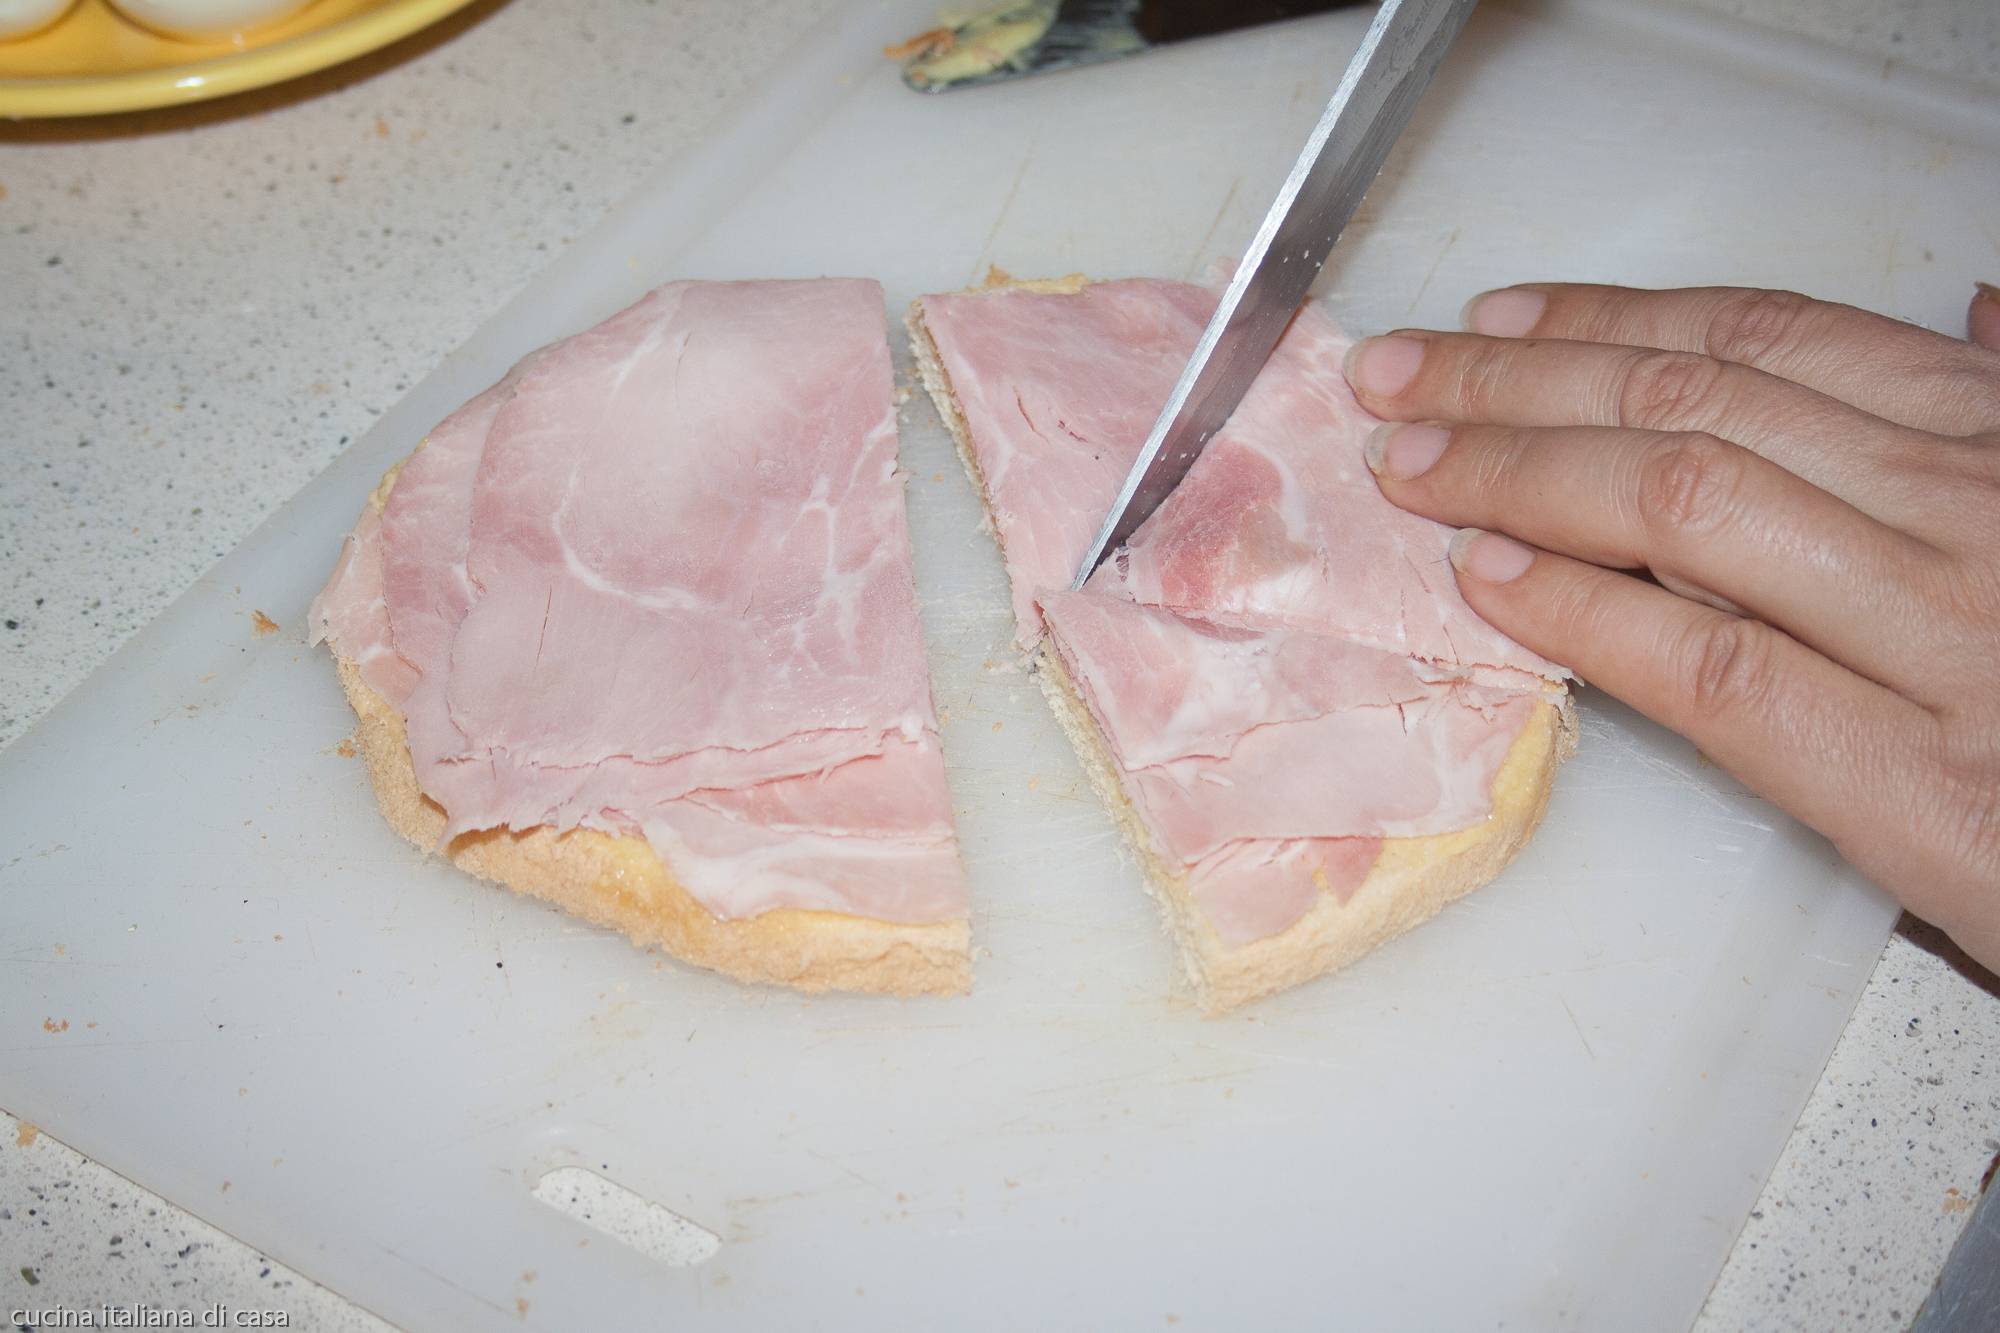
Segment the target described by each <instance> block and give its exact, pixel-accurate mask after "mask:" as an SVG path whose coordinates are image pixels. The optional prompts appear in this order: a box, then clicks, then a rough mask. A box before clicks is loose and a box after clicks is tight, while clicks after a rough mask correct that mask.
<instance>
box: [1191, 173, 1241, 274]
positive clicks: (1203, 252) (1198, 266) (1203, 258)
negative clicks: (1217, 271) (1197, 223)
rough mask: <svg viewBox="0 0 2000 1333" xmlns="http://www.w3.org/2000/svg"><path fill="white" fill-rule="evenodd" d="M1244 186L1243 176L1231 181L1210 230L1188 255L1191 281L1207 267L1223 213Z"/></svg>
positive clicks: (1226, 211)
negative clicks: (1209, 251) (1209, 253)
mask: <svg viewBox="0 0 2000 1333" xmlns="http://www.w3.org/2000/svg"><path fill="white" fill-rule="evenodd" d="M1242 187H1243V178H1242V177H1241V176H1238V177H1237V178H1236V179H1235V180H1233V181H1231V182H1229V192H1228V193H1227V194H1225V195H1223V196H1222V204H1221V206H1220V207H1218V208H1217V209H1216V210H1215V218H1214V220H1213V221H1211V222H1210V223H1209V224H1208V230H1207V231H1205V232H1203V233H1202V234H1201V241H1200V242H1199V243H1198V244H1197V245H1196V246H1195V247H1194V253H1193V254H1192V255H1189V256H1188V265H1187V276H1188V281H1189V282H1195V281H1198V280H1199V277H1200V274H1201V271H1202V269H1203V268H1205V267H1207V264H1208V258H1207V256H1208V247H1209V245H1210V244H1211V243H1212V242H1213V241H1214V240H1215V233H1216V232H1217V231H1219V230H1220V229H1221V227H1222V219H1223V215H1224V214H1226V213H1228V212H1229V206H1230V205H1231V204H1233V203H1235V202H1236V192H1237V190H1239V189H1241V188H1242Z"/></svg>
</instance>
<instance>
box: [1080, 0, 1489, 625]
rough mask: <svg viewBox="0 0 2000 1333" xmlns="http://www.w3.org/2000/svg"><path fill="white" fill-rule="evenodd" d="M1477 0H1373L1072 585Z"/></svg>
mask: <svg viewBox="0 0 2000 1333" xmlns="http://www.w3.org/2000/svg"><path fill="white" fill-rule="evenodd" d="M1475 3H1476V0H1383V5H1382V8H1381V9H1380V10H1379V11H1378V12H1377V13H1376V15H1375V21H1374V22H1373V23H1371V24H1370V25H1369V27H1368V34H1367V36H1365V37H1363V38H1362V39H1361V46H1360V47H1359V49H1357V50H1356V51H1355V53H1354V58H1353V59H1352V60H1351V61H1349V62H1348V66H1347V72H1346V73H1345V74H1343V75H1342V76H1341V79H1340V85H1339V86H1338V87H1337V88H1335V89H1334V93H1333V98H1332V100H1330V101H1329V102H1328V103H1327V104H1326V111H1325V112H1324V113H1323V114H1322V115H1321V116H1320V118H1319V123H1318V124H1317V125H1315V126H1314V127H1313V132H1312V134H1311V136H1310V137H1308V138H1307V139H1306V146H1305V149H1304V151H1302V152H1301V153H1300V154H1299V160H1298V161H1297V162H1295V163H1293V165H1292V170H1291V174H1290V175H1288V176H1287V177H1286V178H1285V183H1284V185H1283V186H1282V187H1281V188H1280V189H1279V191H1278V197H1277V198H1276V199H1275V200H1274V201H1272V204H1271V208H1270V211H1269V212H1268V213H1266V214H1265V215H1264V221H1263V225H1261V226H1259V227H1258V228H1257V234H1256V235H1255V236H1254V237H1252V238H1251V241H1250V247H1249V249H1247V250H1245V251H1244V253H1243V259H1242V262H1241V263H1239V264H1238V265H1237V266H1236V273H1235V276H1233V277H1232V278H1231V279H1230V281H1229V285H1228V287H1226V288H1225V289H1224V290H1223V293H1222V300H1221V302H1220V304H1218V305H1217V306H1216V308H1215V314H1214V315H1213V316H1212V317H1211V318H1210V319H1209V321H1208V327H1207V328H1206V329H1205V330H1203V332H1202V335H1201V340H1200V341H1199V342H1197V343H1196V344H1195V349H1194V355H1193V356H1192V357H1190V358H1189V359H1188V363H1187V366H1186V368H1185V369H1183V370H1182V371H1181V375H1180V379H1179V380H1178V381H1177V382H1176V383H1175V385H1174V391H1173V393H1172V394H1170V395H1169V396H1168V398H1167V402H1166V406H1165V407H1163V408H1161V409H1160V415H1159V419H1158V420H1157V421H1155V422H1154V423H1153V429H1152V431H1151V432H1150V433H1149V434H1148V435H1147V437H1146V443H1145V446H1144V447H1143V448H1141V449H1140V450H1139V457H1138V458H1137V459H1136V460H1135V461H1134V462H1133V464H1132V470H1131V471H1130V472H1129V473H1127V474H1126V477H1125V482H1124V485H1123V486H1121V487H1120V488H1119V491H1118V498H1117V500H1116V501H1115V502H1114V503H1113V504H1112V506H1111V513H1110V515H1109V516H1108V517H1106V519H1105V520H1104V526H1103V527H1102V528H1101V529H1099V531H1098V534H1097V538H1096V540H1095V541H1093V542H1092V543H1091V545H1090V549H1089V550H1088V551H1087V552H1086V553H1085V555H1084V558H1083V564H1082V566H1081V568H1079V569H1078V570H1077V575H1076V579H1075V581H1074V582H1073V583H1072V584H1071V585H1070V586H1071V587H1073V588H1081V587H1082V586H1083V585H1084V582H1085V580H1087V579H1088V578H1089V577H1090V576H1091V574H1092V573H1093V572H1094V571H1095V570H1096V569H1097V566H1098V565H1099V564H1100V563H1102V561H1103V560H1104V558H1105V556H1107V555H1109V554H1110V553H1111V552H1113V551H1115V550H1117V549H1118V548H1119V547H1120V546H1123V545H1124V544H1125V542H1126V541H1127V540H1128V539H1129V538H1130V537H1131V536H1132V534H1133V533H1134V532H1135V531H1137V530H1138V527H1139V525H1140V524H1141V523H1144V522H1145V521H1146V519H1147V517H1148V516H1149V515H1151V514H1152V512H1153V511H1154V510H1155V509H1157V508H1159V507H1160V504H1161V502H1162V501H1164V500H1165V499H1166V498H1167V496H1168V495H1169V494H1171V493H1172V491H1173V489H1174V487H1175V486H1177V485H1179V484H1180V481H1181V478H1182V477H1185V476H1186V475H1187V472H1188V469H1189V468H1190V467H1192V466H1193V465H1194V460H1195V459H1196V457H1198V456H1199V455H1200V453H1201V451H1202V449H1203V447H1204V446H1206V445H1207V443H1208V442H1209V440H1210V439H1212V438H1213V437H1214V435H1215V433H1216V432H1217V431H1219V430H1221V429H1222V427H1223V425H1224V423H1226V422H1227V421H1228V420H1229V414H1230V413H1232V412H1234V411H1235V410H1236V405H1237V404H1238V403H1239V402H1241V401H1242V400H1243V395H1244V394H1245V393H1246V392H1248V391H1249V388H1250V385H1251V383H1252V382H1253V381H1255V380H1256V378H1257V375H1258V372H1260V371H1261V370H1263V368H1264V362H1265V361H1267V360H1269V359H1270V355H1271V349H1272V348H1274V347H1276V346H1277V345H1278V339H1279V337H1280V336H1281V335H1282V334H1283V333H1284V331H1285V326H1286V325H1287V324H1289V323H1291V320H1292V316H1293V315H1295V314H1296V313H1298V308H1299V303H1300V302H1301V301H1303V300H1305V296H1306V292H1307V291H1308V290H1310V289H1311V287H1312V284H1313V280H1314V279H1315V278H1317V277H1318V276H1319V271H1320V268H1321V266H1322V265H1324V264H1325V263H1326V257H1327V255H1328V254H1329V253H1330V252H1331V251H1332V249H1333V243H1334V242H1335V241H1336V240H1338V239H1339V238H1340V233H1341V230H1342V229H1343V228H1345V227H1346V226H1347V222H1348V219H1349V218H1351V217H1353V216H1354V210H1355V209H1356V208H1358V207H1359V206H1360V204H1361V197H1362V195H1364V194H1365V193H1366V192H1367V190H1368V186H1369V184H1370V183H1371V182H1372V181H1373V180H1374V179H1375V176H1376V174H1377V173H1378V172H1380V171H1381V169H1382V163H1383V162H1384V160H1386V159H1387V157H1388V156H1389V149H1390V147H1391V146H1392V145H1394V143H1395V142H1396V137H1397V136H1398V135H1399V134H1401V133H1402V130H1403V126H1404V125H1406V124H1408V123H1409V119H1410V114H1411V112H1412V111H1414V110H1415V108H1416V104H1417V98H1418V97H1419V96H1420V95H1421V94H1422V93H1423V90H1424V89H1425V87H1426V86H1428V85H1429V83H1430V81H1431V76H1432V75H1434V74H1435V73H1436V72H1437V67H1438V64H1439V62H1441V61H1442V60H1443V59H1444V55H1445V52H1446V51H1447V50H1449V49H1450V47H1451V43H1452V39H1453V38H1455V37H1456V36H1458V32H1459V29H1460V28H1462V27H1464V26H1465V20H1466V18H1467V17H1468V16H1469V15H1470V14H1471V13H1472V8H1473V5H1474V4H1475Z"/></svg>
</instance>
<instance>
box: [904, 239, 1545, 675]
mask: <svg viewBox="0 0 2000 1333" xmlns="http://www.w3.org/2000/svg"><path fill="white" fill-rule="evenodd" d="M1215 302H1216V296H1215V293H1214V292H1212V291H1210V290H1209V289H1208V288H1205V287H1200V286H1196V285H1194V284H1192V283H1180V282H1165V281H1159V280H1152V279H1131V280H1126V281H1121V282H1102V283H1092V284H1089V285H1087V286H1085V287H1083V288H1081V289H1080V290H1078V291H1076V292H1074V293H1064V292H1046V291H1034V290H1027V289H1019V290H1008V291H990V292H971V293H956V294H951V295H941V296H926V297H924V298H923V312H924V325H925V327H926V328H927V329H928V330H929V331H930V335H931V338H932V341H933V342H934V343H935V344H936V346H937V352H938V360H939V362H940V363H941V364H942V365H943V367H944V369H945V372H946V374H947V375H948V376H949V377H950V381H951V388H952V392H953V394H954V395H955V396H956V398H957V400H958V403H959V406H960V408H961V410H962V411H963V412H964V414H965V419H966V424H967V426H968V428H969V432H970V435H971V438H972V452H973V456H974V458H975V460H976V461H977V462H978V464H979V467H980V470H981V472H982V474H983V475H984V478H985V482H986V489H987V497H988V500H989V502H990V504H991V507H992V510H993V519H994V526H995V528H996V530H997V532H998V535H999V538H1000V541H1001V545H1002V548H1003V551H1004V553H1005V557H1006V561H1007V572H1008V576H1009V578H1010V579H1011V580H1012V583H1013V588H1014V605H1015V613H1016V618H1017V621H1018V629H1019V636H1020V642H1021V643H1022V646H1023V647H1030V646H1032V645H1033V644H1034V642H1035V641H1036V640H1037V639H1038V638H1039V637H1040V629H1041V625H1040V617H1039V615H1038V614H1037V613H1036V610H1035V604H1036V602H1037V600H1038V599H1039V597H1040V595H1041V594H1042V593H1043V592H1044V591H1046V590H1050V589H1058V588H1064V587H1067V586H1068V585H1069V582H1070V579H1071V578H1072V577H1073V576H1074V575H1075V573H1076V567H1077V564H1078V563H1079V562H1080V561H1081V560H1082V559H1083V553H1084V551H1085V550H1086V549H1088V547H1089V544H1090V540H1091V538H1092V537H1094V536H1095V535H1096V533H1097V528H1098V526H1099V524H1101V523H1102V522H1103V520H1104V515H1105V513H1106V511H1108V510H1109V509H1110V507H1111V502H1112V500H1113V498H1114V497H1115V496H1116V495H1117V492H1118V486H1119V483H1120V482H1122V481H1123V480H1124V477H1125V474H1126V472H1127V471H1128V470H1129V469H1130V467H1131V464H1132V460H1133V459H1134V458H1136V457H1137V456H1138V452H1139V449H1140V447H1141V446H1142V445H1144V444H1145V441H1146V433H1147V431H1148V430H1149V429H1150V428H1151V427H1152V424H1153V420H1154V418H1155V417H1156V416H1157V415H1158V414H1159V408H1160V404H1161V403H1163V402H1165V401H1166V398H1167V395H1168V394H1169V393H1170V392H1171V391H1172V388H1173V383H1174V380H1175V378H1176V377H1177V376H1178V375H1179V374H1180V371H1181V367H1182V366H1183V365H1184V364H1185V363H1186V361H1187V358H1188V355H1189V354H1190V353H1191V352H1192V351H1193V350H1194V345H1195V343H1196V341H1197V340H1198V339H1199V338H1200V336H1201V331H1202V329H1203V327H1204V326H1205V325H1206V324H1207V322H1208V317H1209V315H1210V314H1211V313H1212V312H1213V311H1214V309H1215ZM1348 345H1349V340H1348V339H1347V337H1346V336H1345V335H1344V334H1342V333H1341V331H1340V330H1339V328H1338V327H1337V326H1335V324H1334V323H1333V321H1332V320H1331V319H1329V318H1328V317H1327V316H1326V314H1325V313H1324V312H1322V311H1321V310H1320V309H1319V308H1318V307H1317V306H1316V305H1314V304H1308V305H1307V306H1306V307H1305V309H1303V310H1301V311H1300V312H1299V316H1298V318H1297V319H1295V320H1293V322H1292V326H1291V328H1290V329H1289V330H1288V331H1287V332H1286V334H1285V336H1284V338H1283V339H1282V340H1281V341H1280V342H1279V344H1278V348H1277V350H1276V351H1275V352H1274V353H1273V355H1272V357H1271V360H1270V363H1269V364H1268V365H1267V366H1266V367H1265V369H1264V373H1263V374H1262V375H1260V376H1259V377H1258V379H1257V382H1256V384H1255V385H1253V386H1252V387H1251V390H1250V392H1249V393H1248V394H1247V395H1245V397H1244V399H1243V402H1242V403H1241V404H1240V405H1239V406H1238V407H1237V409H1236V411H1235V413H1234V415H1232V416H1231V418H1230V420H1229V424H1228V425H1227V426H1225V427H1224V428H1223V430H1222V431H1221V432H1220V433H1218V434H1217V435H1216V437H1215V438H1214V439H1213V440H1212V441H1210V442H1209V444H1208V446H1207V448H1206V449H1205V450H1204V451H1203V452H1202V455H1201V457H1200V458H1199V459H1197V460H1196V461H1195V465H1194V467H1193V469H1192V470H1190V471H1189V473H1188V476H1187V478H1186V480H1184V481H1183V482H1182V483H1181V484H1180V486H1179V487H1178V488H1177V489H1176V490H1175V491H1174V493H1173V494H1172V495H1171V496H1169V497H1168V499H1167V502H1166V503H1165V504H1163V505H1162V506H1161V507H1160V509H1159V511H1158V512H1157V513H1155V514H1154V515H1153V517H1152V518H1151V519H1150V520H1148V522H1147V523H1146V524H1145V525H1144V526H1143V527H1142V528H1140V530H1139V531H1138V533H1136V534H1135V535H1134V537H1133V539H1132V541H1131V543H1130V545H1129V546H1128V547H1127V548H1126V555H1125V556H1124V558H1123V559H1122V560H1121V561H1120V562H1119V568H1118V569H1110V568H1108V567H1107V569H1106V570H1101V571H1100V573H1099V576H1098V577H1099V578H1100V579H1111V578H1119V579H1122V581H1123V582H1124V583H1125V584H1126V585H1127V589H1128V592H1129V595H1130V596H1132V597H1133V598H1134V599H1136V600H1138V601H1141V602H1146V603H1148V604H1151V605H1157V606H1169V607H1173V608H1176V609H1178V610H1182V611H1187V612H1190V613H1193V614H1197V615H1201V616H1205V617H1207V618H1210V619H1218V618H1224V617H1226V618H1228V619H1229V620H1231V621H1232V622H1235V623H1240V624H1246V625H1250V624H1254V625H1284V626H1288V627H1291V628H1296V629H1308V630H1313V631H1316V632H1319V633H1324V634H1338V635H1341V636H1342V637H1346V638H1351V639H1354V640H1356V641H1358V642H1361V643H1368V644H1373V645H1374V646H1376V647H1379V648H1384V649H1389V650H1393V651H1396V652H1401V653H1407V654H1409V655H1410V656H1414V657H1421V658H1424V659H1426V660H1428V661H1433V662H1438V663H1442V664H1445V665H1447V666H1451V667H1454V668H1462V669H1466V670H1471V669H1473V668H1479V667H1492V668H1501V669H1505V670H1513V671H1521V672H1525V673H1528V674H1529V675H1534V676H1551V677H1554V676H1559V675H1560V674H1561V672H1560V670H1559V669H1558V668H1556V667H1554V666H1553V665H1551V664H1550V663H1549V662H1547V661H1546V660H1544V659H1543V658H1541V657H1540V656H1538V655H1536V654H1534V653H1532V652H1529V651H1528V650H1527V649H1525V648H1523V647H1521V646H1520V645H1519V644H1517V643H1515V642H1514V641H1513V640H1511V639H1509V638H1507V637H1506V636H1505V635H1503V634H1501V633H1500V632H1499V631H1497V630H1495V629H1494V628H1493V627H1492V626H1490V625H1488V624H1487V623H1486V622H1485V621H1483V620H1481V619H1480V618H1479V617H1478V615H1477V614H1475V613H1474V612H1473V610H1472V608H1471V607H1469V606H1467V605H1466V603H1465V599H1464V598H1463V597H1462V596H1460V594H1459V591H1458V585H1457V583H1456V582H1455V581H1454V580H1453V578H1452V576H1451V569H1450V565H1449V563H1448V561H1447V559H1446V550H1447V548H1448V547H1449V546H1450V543H1451V529H1449V528H1447V527H1445V526H1444V525H1442V524H1439V523H1434V522H1432V521H1431V520H1429V519H1426V518H1420V517H1418V516H1417V515H1415V514H1411V513H1408V512H1407V511H1405V510H1401V509H1398V508H1396V506H1394V505H1392V504H1390V503H1389V502H1388V500H1387V499H1385V498H1384V497H1383V495H1382V493H1381V491H1380V490H1379V489H1377V487H1376V486H1375V483H1374V480H1373V478H1372V476H1371V475H1370V473H1369V472H1368V468H1367V465H1366V464H1365V463H1364V462H1363V461H1362V455H1361V450H1362V446H1363V445H1364V444H1365V443H1366V441H1367V436H1368V432H1369V431H1370V430H1371V429H1373V428H1374V427H1375V426H1376V425H1378V424H1380V423H1379V422H1378V421H1377V419H1376V418H1375V417H1373V416H1371V415H1369V413H1368V412H1367V411H1366V410H1364V409H1363V408H1362V407H1361V405H1360V404H1359V403H1357V402H1355V400H1354V396H1353V394H1352V393H1351V392H1350V391H1349V390H1348V388H1347V382H1346V379H1345V378H1344V377H1343V375H1342V374H1341V369H1340V366H1341V358H1342V357H1343V356H1344V355H1345V353H1346V351H1347V348H1348ZM1523 683H1524V682H1523Z"/></svg>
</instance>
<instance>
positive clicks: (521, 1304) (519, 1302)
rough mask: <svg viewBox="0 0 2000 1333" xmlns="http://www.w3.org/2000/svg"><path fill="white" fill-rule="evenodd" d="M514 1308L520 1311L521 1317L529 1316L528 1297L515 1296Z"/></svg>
mask: <svg viewBox="0 0 2000 1333" xmlns="http://www.w3.org/2000/svg"><path fill="white" fill-rule="evenodd" d="M514 1308H515V1310H517V1311H519V1312H520V1315H521V1318H523V1319H526V1318H527V1317H528V1298H527V1297H526V1296H516V1297H515V1298H514Z"/></svg>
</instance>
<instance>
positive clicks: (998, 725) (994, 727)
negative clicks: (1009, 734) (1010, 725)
mask: <svg viewBox="0 0 2000 1333" xmlns="http://www.w3.org/2000/svg"><path fill="white" fill-rule="evenodd" d="M1004 725H1006V724H1005V723H1001V722H995V723H994V724H993V730H995V731H998V730H1000V728H1001V727H1002V726H1004Z"/></svg>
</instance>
